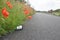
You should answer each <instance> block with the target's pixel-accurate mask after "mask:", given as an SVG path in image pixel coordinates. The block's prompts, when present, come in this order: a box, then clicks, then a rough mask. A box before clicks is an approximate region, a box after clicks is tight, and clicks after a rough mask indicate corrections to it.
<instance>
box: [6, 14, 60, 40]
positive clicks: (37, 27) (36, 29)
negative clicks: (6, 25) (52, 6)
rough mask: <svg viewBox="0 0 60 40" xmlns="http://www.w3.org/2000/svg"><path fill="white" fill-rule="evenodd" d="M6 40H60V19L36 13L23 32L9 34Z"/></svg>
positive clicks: (24, 26) (25, 25)
mask: <svg viewBox="0 0 60 40" xmlns="http://www.w3.org/2000/svg"><path fill="white" fill-rule="evenodd" d="M5 40H60V17H57V16H53V15H49V14H45V13H36V14H35V15H33V18H32V19H31V20H28V21H27V22H26V23H25V24H24V25H23V30H21V31H15V32H13V33H11V34H9V35H8V36H6V37H5Z"/></svg>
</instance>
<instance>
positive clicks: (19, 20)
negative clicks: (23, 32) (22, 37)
mask: <svg viewBox="0 0 60 40" xmlns="http://www.w3.org/2000/svg"><path fill="white" fill-rule="evenodd" d="M34 13H35V10H34V9H33V8H31V7H30V6H28V5H25V3H24V1H20V0H0V36H3V35H7V34H8V33H11V32H13V31H14V30H15V29H16V27H17V26H19V25H22V24H24V22H25V20H26V19H27V18H28V19H31V18H32V15H33V14H34Z"/></svg>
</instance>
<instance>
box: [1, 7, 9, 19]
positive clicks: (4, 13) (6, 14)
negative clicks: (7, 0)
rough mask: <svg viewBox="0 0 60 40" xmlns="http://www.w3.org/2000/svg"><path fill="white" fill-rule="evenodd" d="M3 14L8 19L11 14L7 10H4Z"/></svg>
mask: <svg viewBox="0 0 60 40" xmlns="http://www.w3.org/2000/svg"><path fill="white" fill-rule="evenodd" d="M2 14H3V16H4V17H5V18H7V17H8V16H9V13H8V12H7V11H6V8H3V9H2Z"/></svg>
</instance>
